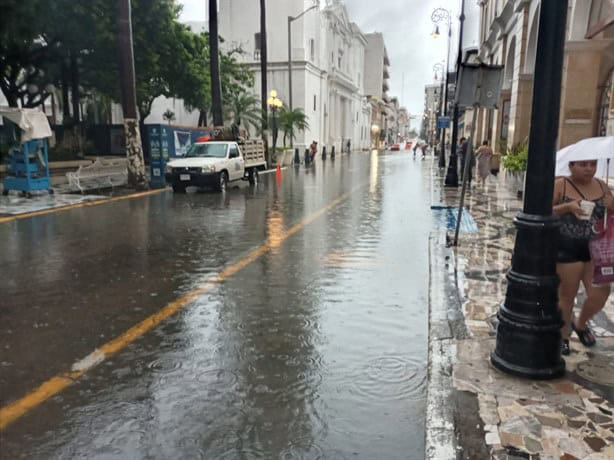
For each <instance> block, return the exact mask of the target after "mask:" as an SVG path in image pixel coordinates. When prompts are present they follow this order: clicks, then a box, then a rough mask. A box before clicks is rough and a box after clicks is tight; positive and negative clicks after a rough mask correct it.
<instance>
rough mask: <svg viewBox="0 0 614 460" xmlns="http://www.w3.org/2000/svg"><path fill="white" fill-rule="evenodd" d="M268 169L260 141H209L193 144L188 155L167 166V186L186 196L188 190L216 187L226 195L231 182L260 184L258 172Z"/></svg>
mask: <svg viewBox="0 0 614 460" xmlns="http://www.w3.org/2000/svg"><path fill="white" fill-rule="evenodd" d="M265 168H266V159H265V155H264V144H263V142H262V141H261V140H252V141H245V142H243V143H241V144H239V143H237V142H234V141H207V142H197V143H196V144H193V145H192V146H191V147H190V149H189V150H188V152H187V153H186V155H185V156H184V157H182V158H176V159H173V160H171V161H169V162H168V163H167V164H166V170H165V174H164V176H165V178H166V182H168V183H169V184H171V185H172V187H173V191H174V192H177V193H185V189H186V187H190V186H196V187H213V188H215V189H216V190H218V191H221V192H224V191H226V187H227V185H228V184H229V183H230V182H234V181H240V180H247V181H249V183H250V184H252V185H253V184H255V183H256V182H257V181H258V170H259V169H265Z"/></svg>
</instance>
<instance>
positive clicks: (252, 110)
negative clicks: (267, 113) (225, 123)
mask: <svg viewBox="0 0 614 460" xmlns="http://www.w3.org/2000/svg"><path fill="white" fill-rule="evenodd" d="M259 102H260V101H259V100H258V98H257V97H256V96H254V95H253V94H249V93H234V94H232V96H231V97H230V100H229V101H227V103H226V107H225V109H226V110H225V112H226V119H227V120H229V121H230V122H231V123H232V124H233V125H236V126H237V127H239V126H241V125H243V127H244V128H246V129H247V128H249V127H250V126H251V127H253V128H254V129H255V130H256V132H259V130H260V129H261V126H262V112H261V110H260V107H259Z"/></svg>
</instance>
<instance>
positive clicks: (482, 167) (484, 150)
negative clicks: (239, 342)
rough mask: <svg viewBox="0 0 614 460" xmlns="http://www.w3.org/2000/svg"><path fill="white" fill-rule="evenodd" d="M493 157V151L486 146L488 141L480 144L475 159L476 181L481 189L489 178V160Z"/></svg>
mask: <svg viewBox="0 0 614 460" xmlns="http://www.w3.org/2000/svg"><path fill="white" fill-rule="evenodd" d="M492 156H493V150H492V148H490V146H489V145H488V141H484V142H482V145H480V147H479V148H478V149H477V151H476V152H475V159H476V161H477V164H478V171H477V172H478V175H477V178H478V181H479V182H480V183H481V184H482V187H484V186H485V185H486V179H487V178H488V176H490V170H491V164H490V163H491V160H492Z"/></svg>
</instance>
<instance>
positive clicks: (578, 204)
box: [553, 160, 614, 355]
mask: <svg viewBox="0 0 614 460" xmlns="http://www.w3.org/2000/svg"><path fill="white" fill-rule="evenodd" d="M567 166H568V168H569V173H570V174H569V175H568V176H565V177H557V179H556V180H555V184H554V197H553V212H554V213H555V214H557V215H559V216H560V222H561V225H560V227H559V245H558V256H557V266H556V269H557V274H558V275H559V278H560V285H559V307H560V309H561V314H562V316H563V321H564V325H563V329H562V336H563V350H562V353H563V354H564V355H568V354H569V353H570V349H569V337H570V335H571V332H572V330H573V331H575V333H576V334H577V335H578V338H579V339H580V342H582V344H583V345H584V346H587V347H592V346H593V345H595V336H594V335H593V333H592V332H591V330H590V328H589V327H588V321H589V320H590V319H591V318H592V317H593V316H594V315H595V314H596V313H597V312H599V311H600V310H601V309H602V308H603V307H604V305H605V302H606V301H607V299H608V295H609V294H610V286H609V285H600V286H596V285H593V283H592V275H593V265H592V262H591V255H590V251H589V242H590V240H591V239H592V238H593V236H594V230H593V225H594V224H595V222H596V221H597V220H598V219H601V218H603V217H604V215H605V210H606V208H607V209H609V210H614V197H613V196H612V192H611V191H610V190H609V188H608V186H607V185H606V183H605V182H603V181H601V180H599V179H596V178H595V173H596V171H597V160H577V161H568V163H567ZM580 282H582V283H583V284H584V289H585V291H586V300H585V302H584V304H583V305H582V309H581V311H580V314H579V315H578V317H577V318H575V319H574V318H573V314H572V312H573V306H574V303H575V297H576V295H577V293H578V289H579V287H580Z"/></svg>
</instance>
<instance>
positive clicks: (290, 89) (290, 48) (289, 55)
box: [288, 4, 318, 147]
mask: <svg viewBox="0 0 614 460" xmlns="http://www.w3.org/2000/svg"><path fill="white" fill-rule="evenodd" d="M317 7H318V5H317V4H315V5H313V6H312V7H309V8H307V9H306V10H305V11H303V12H302V13H301V14H299V15H298V16H288V111H290V112H292V109H293V106H292V22H294V21H296V20H297V19H299V18H300V17H302V16H303V15H304V14H306V13H308V12H309V11H311V10H313V9H316V8H317ZM292 137H293V136H292V126H290V147H292V146H293V140H292Z"/></svg>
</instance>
